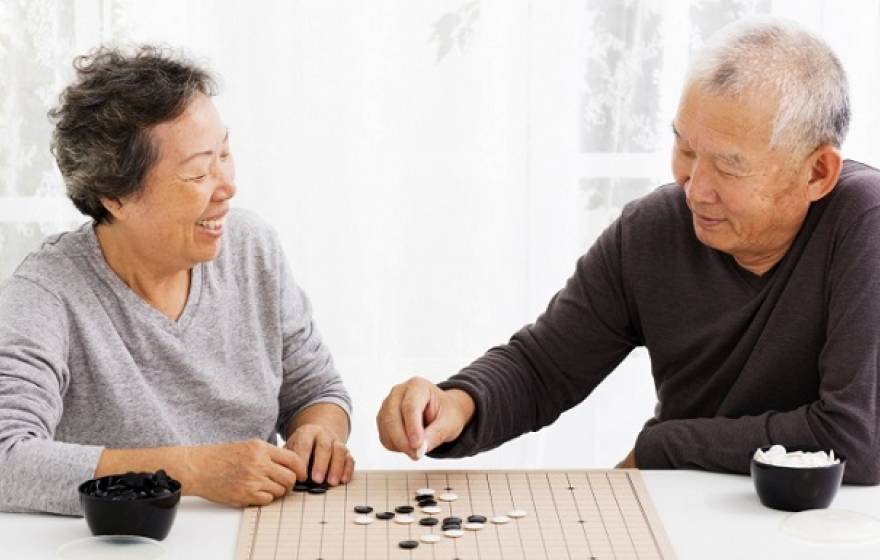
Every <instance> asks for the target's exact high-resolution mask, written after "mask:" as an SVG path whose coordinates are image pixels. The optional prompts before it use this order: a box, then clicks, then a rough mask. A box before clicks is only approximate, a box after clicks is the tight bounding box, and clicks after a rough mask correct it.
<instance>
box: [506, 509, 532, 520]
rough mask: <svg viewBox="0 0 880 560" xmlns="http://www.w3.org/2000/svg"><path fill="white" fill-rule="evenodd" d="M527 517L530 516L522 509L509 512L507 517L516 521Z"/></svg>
mask: <svg viewBox="0 0 880 560" xmlns="http://www.w3.org/2000/svg"><path fill="white" fill-rule="evenodd" d="M526 515H528V514H527V513H526V512H524V511H523V510H521V509H515V510H513V511H508V512H507V517H512V518H514V519H519V518H520V517H525V516H526Z"/></svg>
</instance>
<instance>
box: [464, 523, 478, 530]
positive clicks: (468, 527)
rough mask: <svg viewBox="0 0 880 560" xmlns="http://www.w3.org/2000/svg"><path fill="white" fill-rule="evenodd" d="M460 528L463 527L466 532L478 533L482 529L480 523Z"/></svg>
mask: <svg viewBox="0 0 880 560" xmlns="http://www.w3.org/2000/svg"><path fill="white" fill-rule="evenodd" d="M462 527H464V528H465V529H467V530H468V531H479V530H480V529H482V528H483V524H482V523H465V524H464V525H462Z"/></svg>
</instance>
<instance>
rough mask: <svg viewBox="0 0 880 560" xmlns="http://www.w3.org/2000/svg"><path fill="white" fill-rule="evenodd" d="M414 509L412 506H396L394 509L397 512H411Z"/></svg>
mask: <svg viewBox="0 0 880 560" xmlns="http://www.w3.org/2000/svg"><path fill="white" fill-rule="evenodd" d="M414 510H415V508H414V507H412V506H397V507H396V508H394V511H396V512H397V513H412V512H413V511H414Z"/></svg>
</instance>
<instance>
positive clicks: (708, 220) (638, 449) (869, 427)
mask: <svg viewBox="0 0 880 560" xmlns="http://www.w3.org/2000/svg"><path fill="white" fill-rule="evenodd" d="M848 120H849V106H848V94H847V84H846V78H845V75H844V72H843V69H842V68H841V65H840V63H839V62H838V60H837V58H836V57H835V56H834V54H833V53H832V52H831V51H830V49H829V48H828V47H827V45H825V44H824V43H823V42H822V41H821V40H819V39H817V38H815V37H813V36H812V35H810V34H808V33H806V32H805V31H803V30H801V29H798V28H797V27H796V26H793V25H791V24H787V23H782V22H776V21H768V20H758V21H754V20H753V21H750V22H747V23H745V24H743V23H741V24H738V25H736V26H734V27H732V28H729V29H727V30H725V31H723V32H722V33H721V34H720V36H719V37H718V38H717V39H715V40H713V41H712V42H711V43H710V44H709V45H708V47H707V48H706V49H705V50H704V51H703V52H702V53H701V54H700V55H699V57H698V58H697V60H696V61H695V62H694V64H693V66H692V68H691V71H690V74H689V76H688V79H687V82H686V85H685V88H684V91H683V94H682V97H681V102H680V105H679V108H678V112H677V114H676V116H675V119H674V121H673V126H672V131H673V134H674V135H675V147H674V151H673V156H672V169H673V175H674V177H675V181H676V184H674V185H667V186H663V187H661V188H659V189H657V190H656V191H654V192H652V193H651V194H649V195H647V196H645V197H644V198H642V199H639V200H636V201H634V202H632V203H631V204H629V205H628V206H627V207H626V208H625V209H624V210H623V212H622V214H621V216H620V217H619V218H618V219H617V220H616V221H615V222H614V223H613V224H612V225H611V226H610V227H609V228H608V229H607V230H606V231H605V232H604V233H603V234H602V235H601V236H600V237H599V239H598V240H597V241H596V243H595V244H594V245H593V247H592V248H591V249H590V250H589V251H588V252H587V253H586V254H585V255H584V256H583V257H581V258H580V260H579V261H578V263H577V267H576V270H575V272H574V275H573V276H572V277H571V279H570V280H569V281H568V283H567V284H566V286H565V287H564V288H563V289H562V290H561V291H560V292H559V293H558V294H557V295H556V296H555V297H554V298H553V299H552V301H551V302H550V304H549V307H548V308H547V310H546V312H545V313H544V314H543V315H541V316H540V317H539V318H538V320H537V321H536V322H535V323H534V324H533V325H529V326H526V327H525V328H523V329H522V330H520V331H519V332H517V333H516V334H514V335H513V337H512V339H511V340H510V342H509V343H508V344H506V345H504V346H499V347H496V348H493V349H491V350H489V351H488V352H487V353H486V354H485V355H484V356H483V357H481V358H479V359H478V360H477V361H475V362H474V363H473V364H471V365H470V366H469V367H467V368H465V369H464V370H462V371H461V372H460V373H459V374H457V375H455V376H453V377H452V378H450V379H449V380H447V381H445V382H443V383H440V384H439V386H435V385H433V384H431V383H429V382H428V381H426V380H423V379H418V378H415V379H411V380H410V381H408V382H406V383H404V384H402V385H398V386H396V387H395V388H394V389H393V390H392V391H391V394H390V395H389V396H388V398H387V399H386V401H385V403H384V404H383V406H382V409H381V411H380V412H379V415H378V419H377V420H378V424H379V430H380V437H381V439H382V442H383V444H384V445H385V446H386V447H387V448H389V449H392V450H397V451H402V452H405V453H407V454H409V455H410V456H413V457H415V456H416V455H417V454H418V452H419V450H425V449H427V450H428V451H432V452H433V453H432V454H433V456H437V457H460V456H464V455H471V454H474V453H477V452H479V451H483V450H487V449H490V448H492V447H495V446H497V445H500V444H501V443H503V442H505V441H507V440H509V439H511V438H514V437H516V436H518V435H520V434H522V433H524V432H527V431H534V430H538V429H540V428H541V427H543V426H546V425H548V424H550V423H551V422H553V421H554V420H555V419H556V418H557V417H558V416H559V414H560V413H562V412H563V411H565V410H566V409H568V408H570V407H572V406H574V405H576V404H577V403H579V402H581V401H582V400H583V399H585V398H586V397H587V396H588V395H589V394H590V393H591V392H592V390H593V389H594V388H595V387H596V386H597V385H598V384H599V383H600V382H601V381H602V380H603V379H604V378H605V376H606V375H608V374H609V373H610V372H611V371H613V370H614V368H615V367H616V366H617V365H618V364H619V363H620V362H621V361H622V360H623V359H624V357H625V356H626V355H627V354H628V353H629V352H630V351H631V350H632V349H633V348H634V347H636V346H642V345H643V346H645V347H647V348H648V351H649V353H650V356H651V362H652V373H653V376H654V383H655V385H656V389H657V398H658V404H657V407H656V411H655V416H654V417H653V418H651V419H650V420H649V421H648V422H647V423H646V424H645V426H644V428H643V430H642V431H641V433H640V434H639V435H638V438H637V440H636V442H635V447H634V449H633V451H632V452H631V453H630V454H629V455H628V456H627V457H626V458H625V459H624V460H623V461H622V462H621V463H620V465H619V466H625V467H639V468H700V469H708V470H713V471H725V472H738V473H745V472H747V471H748V465H749V458H750V456H751V454H752V452H754V450H755V449H756V448H757V447H759V446H763V445H767V444H783V445H786V446H792V447H818V448H825V449H828V448H833V449H834V450H835V451H836V452H837V453H839V454H840V455H842V456H844V457H846V458H847V459H848V463H847V469H846V476H845V480H846V481H847V482H850V483H862V484H877V483H878V482H880V442H878V437H877V436H878V433H877V429H878V428H877V425H878V418H880V416H878V404H880V403H878V382H877V370H878V364H880V361H878V360H880V358H878V356H880V276H878V274H877V271H878V270H880V243H878V240H880V172H878V171H877V170H876V169H873V168H870V167H868V166H866V165H862V164H860V163H856V162H852V161H846V162H843V161H842V159H841V155H840V151H839V148H840V145H841V143H842V142H843V140H844V136H845V134H846V131H847V126H848Z"/></svg>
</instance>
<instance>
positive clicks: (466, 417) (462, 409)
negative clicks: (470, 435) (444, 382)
mask: <svg viewBox="0 0 880 560" xmlns="http://www.w3.org/2000/svg"><path fill="white" fill-rule="evenodd" d="M444 391H445V393H446V395H447V396H448V397H449V398H450V399H452V402H453V403H454V404H455V406H456V407H457V408H458V410H459V413H460V414H461V418H462V422H461V427H462V430H464V428H466V427H467V425H468V424H470V423H471V420H472V419H473V417H474V413H475V412H476V409H477V404H476V403H475V402H474V399H473V397H471V396H470V395H469V394H468V392H467V391H463V390H461V389H445V390H444Z"/></svg>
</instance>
